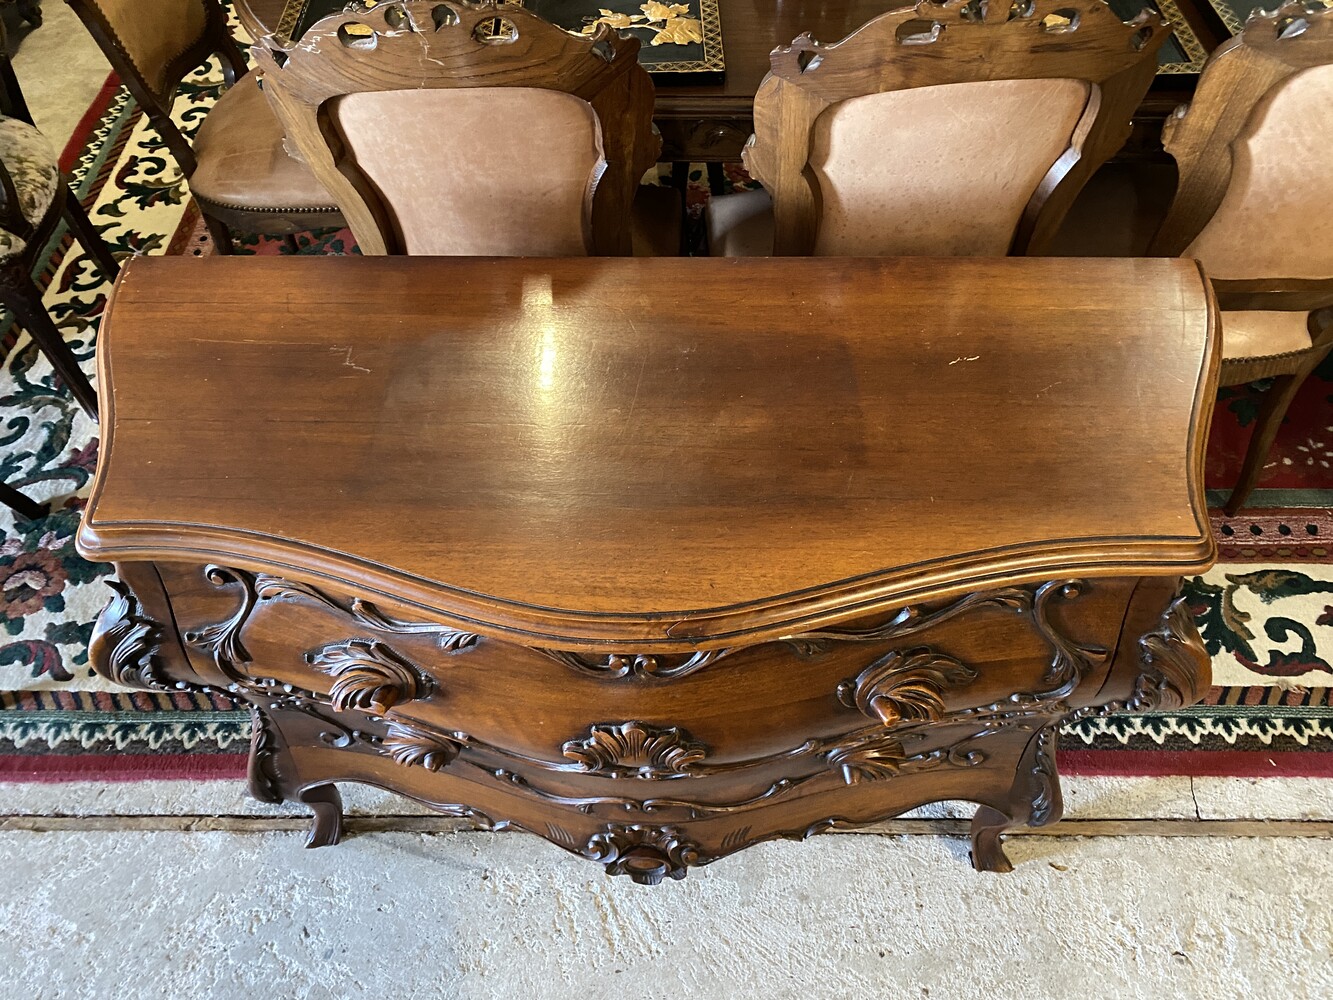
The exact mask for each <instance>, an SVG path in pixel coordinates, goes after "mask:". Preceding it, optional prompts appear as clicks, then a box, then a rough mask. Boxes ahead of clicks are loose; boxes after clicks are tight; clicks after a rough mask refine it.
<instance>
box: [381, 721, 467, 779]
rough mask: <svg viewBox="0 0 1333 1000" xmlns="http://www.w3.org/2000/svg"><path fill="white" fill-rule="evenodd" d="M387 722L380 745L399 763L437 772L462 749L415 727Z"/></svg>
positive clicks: (436, 735)
mask: <svg viewBox="0 0 1333 1000" xmlns="http://www.w3.org/2000/svg"><path fill="white" fill-rule="evenodd" d="M387 725H388V732H387V733H386V734H385V735H384V739H383V740H382V741H381V743H380V747H381V749H382V750H383V752H384V753H385V754H387V755H388V756H389V757H391V758H393V759H394V760H395V761H397V762H398V763H399V764H404V765H408V766H410V765H413V764H415V765H417V766H419V767H424V768H425V769H426V770H427V771H438V770H440V769H441V768H444V767H447V766H448V765H449V764H450V763H452V762H453V760H454V758H455V757H457V756H458V752H459V751H460V750H461V749H462V744H461V743H459V742H458V741H457V740H452V739H450V738H449V737H447V736H441V735H438V734H436V733H430V732H427V731H426V730H424V729H418V728H417V727H416V726H413V725H409V724H408V723H406V722H399V721H397V720H390V721H389V722H388V723H387Z"/></svg>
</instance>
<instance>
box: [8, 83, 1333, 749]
mask: <svg viewBox="0 0 1333 1000" xmlns="http://www.w3.org/2000/svg"><path fill="white" fill-rule="evenodd" d="M220 85H221V74H220V72H219V70H218V69H217V67H216V66H208V67H205V68H204V69H201V70H200V71H198V72H196V73H194V74H193V75H192V76H191V77H190V78H189V80H188V81H187V82H186V84H185V86H184V87H183V89H182V94H181V96H180V98H179V99H178V101H177V105H176V119H177V121H178V122H179V123H180V125H181V126H182V128H183V129H184V130H185V131H186V132H187V133H191V132H193V131H194V130H195V129H197V127H198V126H199V124H200V122H201V120H202V118H203V117H204V115H205V114H206V112H207V110H208V108H209V107H210V106H211V104H212V102H213V101H214V100H215V99H216V96H217V94H218V93H219V90H220ZM733 173H734V171H733ZM72 175H73V183H74V186H75V188H76V190H77V191H78V193H79V194H80V195H81V196H85V197H87V196H88V195H90V194H95V201H94V204H93V208H92V211H91V215H92V217H93V220H94V222H95V224H96V225H97V226H98V228H99V229H100V230H101V231H102V233H103V236H104V238H105V239H106V240H107V242H108V243H109V244H110V245H111V247H112V249H113V251H114V252H115V253H116V254H117V256H119V257H121V258H124V257H128V256H130V255H134V254H161V253H166V252H168V251H169V250H173V249H174V250H175V252H191V251H193V252H202V249H201V244H206V239H207V238H206V236H204V235H202V229H201V227H200V226H199V224H198V217H197V212H194V211H193V210H192V209H191V208H190V206H189V194H188V189H187V187H186V185H185V183H184V181H183V179H182V178H181V175H180V172H179V170H178V169H177V167H176V165H175V163H174V161H173V160H172V158H171V157H170V155H169V153H168V152H167V150H166V149H165V147H164V146H163V144H162V143H161V141H160V140H159V139H158V137H157V135H156V133H155V132H154V131H153V129H152V128H151V127H149V125H148V123H147V121H146V120H145V119H144V118H143V116H142V115H141V114H140V113H139V112H138V110H137V108H136V107H135V106H134V104H133V102H132V101H131V99H130V98H129V95H128V94H127V92H126V91H124V90H123V89H121V90H119V91H118V92H116V93H115V94H114V96H112V98H111V100H110V103H109V105H107V107H106V110H105V113H104V114H103V116H102V118H101V121H100V122H99V123H98V125H97V126H96V127H95V128H94V130H93V132H92V134H91V135H90V136H89V137H88V142H87V147H86V149H85V151H84V152H83V154H82V155H81V156H80V157H79V158H78V161H77V163H76V164H74V166H73V170H72ZM729 179H730V180H731V181H732V182H738V183H744V180H745V179H744V178H740V179H739V181H737V178H736V177H730V178H729ZM65 242H66V237H65V236H64V234H63V232H62V233H59V234H57V237H56V238H55V240H54V241H53V243H52V246H51V253H50V258H49V263H48V265H47V267H46V268H44V269H43V271H42V273H40V274H39V275H38V279H39V281H44V280H45V279H46V278H47V277H49V278H50V283H49V288H48V290H47V296H46V301H47V306H48V308H49V309H50V311H51V314H52V316H53V317H54V318H55V320H56V322H57V324H58V325H59V326H60V328H61V329H62V331H63V332H64V334H65V336H66V338H67V340H68V341H69V343H70V345H71V347H72V348H73V349H74V351H75V353H76V354H77V356H78V357H79V358H80V359H81V360H82V361H83V363H84V365H85V367H86V368H87V370H88V371H89V372H91V371H92V369H93V361H92V357H93V349H94V344H95V340H96V335H97V329H98V324H99V321H100V318H101V315H102V312H103V310H104V308H105V305H106V298H107V292H108V287H109V286H108V284H107V283H106V282H105V281H104V280H103V279H102V278H101V276H100V275H99V274H98V273H97V272H96V271H95V270H94V268H93V267H92V266H91V263H90V261H89V260H88V259H87V258H86V257H85V256H84V254H83V253H82V251H81V250H79V249H78V248H77V246H76V247H74V248H72V249H70V250H69V251H68V252H65V251H64V250H63V249H62V247H63V245H64V243H65ZM241 243H242V252H246V251H248V252H258V253H277V252H281V246H280V244H279V242H278V241H273V240H261V239H258V238H255V237H253V236H252V237H248V238H246V237H244V236H242V237H241ZM350 243H351V241H350V237H349V235H348V234H347V233H346V232H345V231H343V232H325V233H316V234H309V235H305V236H303V237H302V238H301V240H300V250H301V252H303V253H341V252H348V251H349V250H351V249H352V248H351V246H350ZM353 252H354V251H353ZM0 337H2V339H0V476H3V478H4V480H5V481H6V482H9V483H11V484H13V485H15V486H18V487H20V488H22V489H24V490H25V491H26V492H27V493H29V494H30V495H31V496H33V497H35V498H37V499H39V500H48V501H51V502H52V506H53V512H52V513H51V514H50V515H49V516H48V517H46V518H44V519H42V520H39V521H34V522H27V521H24V520H22V519H18V518H15V517H14V516H13V515H12V514H11V513H10V512H9V511H8V510H7V509H0V595H2V596H3V602H0V754H13V753H24V754H33V753H51V752H56V753H69V752H72V751H81V752H88V751H90V750H92V751H97V750H103V751H106V750H111V749H118V750H121V751H124V750H127V749H129V750H139V751H142V752H147V751H149V750H154V749H158V748H162V747H170V748H175V749H178V750H181V751H195V750H197V751H203V752H212V753H236V752H238V751H239V750H241V749H242V748H243V746H244V739H245V737H246V727H247V722H246V718H245V717H244V716H243V715H242V714H241V713H238V712H234V711H230V710H229V709H230V708H231V706H230V705H229V704H228V703H226V702H225V700H222V699H213V700H210V701H202V700H200V698H199V696H193V695H184V694H182V695H180V696H166V695H162V696H148V695H143V694H137V695H135V694H130V693H128V692H124V691H120V690H117V689H114V688H113V687H112V686H110V685H108V684H105V683H104V682H102V681H101V680H100V679H99V678H97V677H96V676H95V675H94V674H93V673H92V671H91V669H90V667H89V665H88V641H89V637H90V634H91V631H92V623H93V621H94V620H95V618H96V615H97V612H98V611H99V610H100V608H101V606H102V605H103V604H104V603H105V601H106V600H107V598H108V596H109V592H108V590H107V589H106V587H105V585H104V580H105V578H106V577H107V576H108V574H109V567H106V566H100V565H93V564H90V563H87V562H85V561H84V560H82V559H81V558H80V557H79V556H78V554H77V553H76V552H75V550H74V535H75V531H76V530H77V526H78V518H79V515H80V512H81V510H82V507H83V505H84V503H85V497H86V495H87V490H88V488H89V484H90V481H91V478H92V474H93V470H94V468H95V466H96V462H97V438H96V427H95V425H94V424H93V423H92V421H90V420H89V419H88V418H87V417H86V416H85V415H84V414H83V413H82V411H81V410H79V409H78V407H77V406H76V405H75V404H74V402H73V400H72V399H71V398H70V397H69V395H68V393H67V392H65V391H64V389H63V388H62V387H59V386H57V385H56V384H55V380H54V377H53V375H52V372H51V369H50V367H49V365H47V363H46V361H45V359H44V358H42V357H41V355H40V354H39V352H37V351H36V349H35V347H34V346H33V345H32V343H31V342H30V341H29V340H28V338H27V336H26V335H23V334H19V333H18V332H17V331H15V330H14V329H13V327H12V323H11V321H10V319H9V317H8V315H7V314H6V315H4V316H3V318H0ZM1263 388H1264V387H1263V386H1262V385H1260V386H1257V387H1249V388H1246V389H1242V390H1227V392H1226V393H1225V394H1224V398H1223V399H1222V400H1221V403H1220V405H1219V407H1218V417H1217V420H1218V421H1219V422H1220V423H1215V428H1214V441H1215V442H1218V443H1220V444H1222V445H1224V446H1225V449H1229V450H1234V448H1235V447H1236V445H1237V441H1238V440H1241V439H1243V437H1244V435H1245V434H1246V433H1248V431H1247V429H1246V424H1248V423H1249V422H1250V421H1252V418H1253V414H1252V410H1253V406H1254V405H1255V399H1256V398H1258V394H1259V393H1261V392H1262V391H1263ZM1330 390H1333V366H1325V370H1324V371H1321V372H1320V374H1319V375H1318V376H1316V378H1314V379H1312V380H1311V383H1310V385H1309V386H1307V392H1305V393H1303V394H1302V397H1301V400H1299V401H1298V405H1297V406H1294V407H1293V408H1292V413H1293V418H1292V426H1290V427H1289V428H1288V429H1287V430H1284V434H1283V436H1282V437H1281V438H1280V439H1279V443H1278V446H1277V448H1276V449H1275V451H1274V453H1273V454H1274V457H1273V460H1272V461H1273V465H1272V469H1273V473H1272V476H1271V477H1270V479H1271V485H1272V486H1273V488H1275V489H1278V490H1282V491H1286V493H1287V494H1288V495H1289V494H1291V492H1292V491H1298V492H1300V493H1301V495H1302V496H1303V497H1305V498H1306V499H1313V501H1314V502H1323V503H1327V502H1329V501H1333V471H1330V469H1329V464H1330V458H1333V455H1330V448H1331V446H1330V442H1331V441H1333V427H1330V426H1328V424H1329V423H1330V421H1329V413H1330V412H1333V409H1331V408H1330V407H1329V405H1328V404H1329V401H1330ZM1219 426H1220V427H1221V430H1219V429H1218V427H1219ZM1287 431H1290V433H1288V432H1287ZM1233 465H1234V461H1233V460H1232V458H1230V457H1227V456H1226V455H1223V456H1221V457H1218V456H1210V464H1209V469H1210V485H1224V484H1225V483H1226V482H1227V477H1228V476H1230V475H1231V474H1232V472H1231V469H1232V466H1233ZM1320 541H1321V542H1322V539H1320ZM1317 551H1319V552H1323V551H1324V550H1323V549H1318V550H1317ZM1186 594H1187V597H1188V600H1189V602H1190V606H1191V609H1192V610H1193V611H1194V613H1195V615H1196V618H1197V620H1198V622H1199V625H1200V628H1201V630H1202V634H1203V636H1204V639H1205V642H1206V643H1207V645H1208V649H1209V652H1210V653H1211V654H1212V655H1213V658H1214V672H1215V683H1216V684H1217V685H1219V687H1218V688H1216V689H1215V690H1214V695H1213V697H1212V698H1210V701H1212V702H1215V703H1219V704H1223V703H1228V702H1229V703H1231V704H1240V703H1243V702H1247V701H1249V702H1253V701H1255V700H1256V698H1255V697H1254V696H1253V692H1255V691H1256V690H1261V689H1269V690H1271V692H1272V694H1271V696H1270V695H1263V694H1261V695H1260V696H1259V697H1258V699H1257V700H1259V701H1262V702H1264V703H1265V704H1268V705H1278V704H1279V702H1280V705H1281V707H1282V708H1283V711H1278V710H1277V708H1274V709H1273V710H1271V711H1267V712H1266V713H1260V714H1258V715H1255V714H1254V713H1250V715H1245V714H1244V713H1232V714H1230V715H1228V714H1227V713H1225V712H1220V710H1219V711H1213V712H1211V713H1210V712H1209V711H1208V710H1205V709H1200V710H1196V711H1195V713H1194V714H1190V713H1189V712H1186V713H1179V714H1177V715H1175V716H1172V717H1169V718H1168V717H1156V718H1154V717H1149V718H1146V719H1145V718H1138V719H1134V720H1121V721H1115V720H1089V721H1087V722H1085V723H1084V724H1082V726H1081V727H1079V729H1078V730H1077V731H1073V732H1070V733H1069V734H1068V735H1067V737H1066V741H1065V742H1066V743H1072V744H1075V745H1077V744H1080V743H1081V744H1093V743H1094V742H1096V741H1098V740H1103V741H1104V740H1106V739H1107V738H1113V739H1114V741H1116V742H1117V743H1118V745H1129V746H1134V745H1137V743H1136V741H1139V740H1148V741H1152V742H1155V743H1158V744H1160V743H1162V742H1163V741H1164V740H1166V739H1167V738H1168V737H1173V736H1180V735H1181V734H1184V736H1183V738H1185V739H1186V741H1187V742H1188V743H1190V744H1191V745H1196V746H1198V745H1206V744H1207V743H1208V741H1209V740H1221V741H1222V742H1224V743H1227V744H1228V745H1235V744H1236V740H1237V739H1238V738H1240V737H1243V736H1247V735H1248V736H1250V737H1255V738H1257V739H1259V740H1260V741H1261V742H1268V743H1271V741H1272V739H1275V738H1279V737H1280V738H1282V739H1287V740H1289V741H1294V743H1293V745H1298V746H1312V745H1320V741H1323V744H1327V745H1323V746H1322V748H1323V749H1333V720H1330V709H1329V708H1328V699H1327V693H1328V692H1327V689H1328V686H1329V684H1330V678H1331V677H1333V562H1330V561H1329V560H1327V559H1323V560H1320V561H1316V562H1309V563H1301V564H1291V565H1286V564H1280V563H1279V562H1278V561H1277V560H1270V561H1269V562H1266V563H1265V562H1260V563H1255V564H1250V563H1245V564H1224V565H1221V566H1219V567H1217V568H1215V569H1214V570H1213V571H1211V572H1209V573H1207V574H1205V575H1203V576H1199V577H1195V578H1192V579H1189V580H1187V582H1186ZM1228 692H1230V694H1228ZM1237 692H1241V693H1244V692H1250V694H1237ZM1286 709H1290V710H1291V711H1290V712H1287V713H1286V714H1283V712H1285V711H1286ZM1275 720H1276V721H1275Z"/></svg>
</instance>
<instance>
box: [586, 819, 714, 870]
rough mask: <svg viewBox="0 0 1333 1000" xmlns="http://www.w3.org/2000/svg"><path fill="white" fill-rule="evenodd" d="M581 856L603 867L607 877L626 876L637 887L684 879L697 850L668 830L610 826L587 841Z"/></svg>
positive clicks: (635, 826) (694, 859)
mask: <svg viewBox="0 0 1333 1000" xmlns="http://www.w3.org/2000/svg"><path fill="white" fill-rule="evenodd" d="M583 856H584V857H586V858H590V859H591V860H593V861H599V862H601V863H602V864H604V865H605V866H606V873H607V874H608V875H628V876H629V877H630V878H631V879H633V880H634V881H635V882H637V883H638V884H639V885H657V884H659V883H660V882H661V881H662V880H663V879H664V878H666V877H668V876H670V877H671V878H674V879H682V878H684V877H685V871H686V869H687V868H689V866H691V865H694V864H698V863H699V848H698V847H697V846H696V845H695V844H693V843H691V842H689V841H687V840H685V839H684V838H683V837H682V836H681V835H680V833H679V832H678V831H676V830H673V829H671V828H670V827H658V826H642V825H639V824H634V825H629V826H622V825H619V824H614V825H611V826H609V827H607V829H606V830H604V831H602V832H601V833H595V834H593V835H592V837H590V838H589V840H588V843H587V846H585V847H584V848H583Z"/></svg>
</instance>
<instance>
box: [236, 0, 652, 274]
mask: <svg viewBox="0 0 1333 1000" xmlns="http://www.w3.org/2000/svg"><path fill="white" fill-rule="evenodd" d="M638 49H639V42H638V40H637V39H633V38H628V37H621V36H620V35H619V34H617V33H616V32H614V31H612V30H611V29H610V28H608V27H606V26H605V25H602V26H599V28H598V29H597V30H596V32H595V33H594V34H592V35H590V36H586V37H579V36H575V35H571V34H569V33H568V32H566V31H563V30H562V29H560V28H557V27H555V26H553V25H551V24H549V23H548V22H546V21H544V20H542V19H541V18H539V17H537V16H535V15H533V14H530V13H528V12H527V11H525V10H523V9H521V8H517V7H510V6H504V5H499V6H497V5H492V4H476V5H474V4H467V3H428V2H418V0H407V2H403V3H392V4H380V5H379V6H377V7H375V8H373V9H371V10H369V11H367V12H365V13H355V12H352V11H350V10H349V11H348V12H347V13H343V14H335V15H332V16H330V17H327V18H324V19H323V20H321V21H319V22H318V23H317V24H315V25H313V26H311V27H310V28H309V29H307V30H306V31H305V33H304V34H303V35H302V37H301V40H300V42H299V43H297V44H294V45H290V46H288V47H283V45H282V43H281V42H280V41H279V40H277V39H276V38H275V37H274V36H269V37H267V38H265V39H263V40H262V41H261V42H260V43H259V44H257V45H256V46H255V47H254V49H253V50H252V51H253V53H254V56H255V59H256V61H257V63H258V65H259V67H260V68H261V70H262V72H263V74H264V89H265V92H266V93H267V94H268V97H269V100H270V101H271V102H272V105H273V108H274V111H275V112H276V113H277V115H278V117H279V119H280V120H281V121H282V122H283V124H284V125H285V127H286V130H287V134H288V135H289V136H290V137H291V139H292V141H293V142H294V143H295V144H296V146H297V147H298V148H299V149H300V151H301V153H302V155H303V156H304V157H305V159H306V161H307V162H308V163H309V164H310V165H311V167H312V168H313V169H314V171H315V173H316V175H317V176H318V177H319V178H320V179H321V180H322V181H323V182H324V184H325V185H326V186H327V187H328V189H329V190H330V191H331V192H333V195H334V197H335V199H336V201H337V202H338V204H339V205H341V206H342V209H343V214H344V216H345V217H346V219H347V222H348V225H349V226H350V227H351V229H352V232H353V234H354V235H355V236H356V239H357V243H358V245H359V246H360V247H361V250H362V252H363V253H366V254H386V253H387V254H402V253H411V254H471V255H485V256H529V255H530V256H569V255H574V256H581V255H583V254H596V255H624V254H628V253H629V252H630V250H631V238H630V231H631V225H630V220H631V206H632V203H633V202H634V199H635V195H636V192H637V191H638V188H639V181H640V179H641V178H642V177H643V175H644V173H645V172H646V171H647V170H648V169H649V168H650V167H651V166H652V165H653V164H654V163H655V162H656V161H657V155H658V153H659V151H660V149H661V140H660V139H659V138H658V137H657V136H656V135H655V134H654V132H653V130H652V112H653V84H652V80H651V78H650V77H649V76H648V73H647V72H646V71H645V70H644V69H643V68H642V67H641V66H640V65H639V63H638V59H637V55H638ZM666 193H667V194H670V195H671V196H672V197H673V199H674V193H672V192H666Z"/></svg>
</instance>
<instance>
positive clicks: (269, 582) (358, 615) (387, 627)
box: [254, 573, 481, 653]
mask: <svg viewBox="0 0 1333 1000" xmlns="http://www.w3.org/2000/svg"><path fill="white" fill-rule="evenodd" d="M254 586H255V592H256V593H257V594H258V595H259V599H260V600H262V601H281V600H291V599H292V598H306V599H307V600H311V601H315V602H317V603H319V604H322V605H324V606H325V607H326V608H329V609H331V610H333V611H337V612H338V613H340V614H343V615H346V616H348V617H349V618H351V619H353V620H354V621H355V622H356V623H357V624H359V625H368V626H370V627H371V628H376V629H379V630H381V631H383V632H393V633H395V634H398V635H427V636H432V637H434V639H435V644H436V645H437V646H438V647H439V648H440V649H441V650H443V651H444V652H446V653H454V652H457V651H458V650H460V649H466V648H468V647H469V646H474V645H476V644H477V642H478V641H479V640H480V638H481V637H480V636H479V635H477V633H475V632H465V631H463V630H461V629H456V628H451V627H449V626H448V625H441V624H440V623H439V622H410V621H404V620H402V619H399V618H394V617H393V616H391V615H388V614H386V613H385V612H384V611H381V610H380V608H379V607H378V606H376V605H375V604H373V603H371V602H370V601H364V600H362V599H361V598H359V597H358V598H355V599H353V600H352V601H351V602H349V603H348V604H344V603H343V602H342V601H339V600H338V599H337V598H335V597H333V596H332V595H330V594H326V593H325V592H324V591H322V590H320V589H319V588H318V587H315V586H312V585H310V584H308V583H302V582H301V581H299V580H286V579H283V578H282V577H280V576H272V575H270V574H268V573H260V574H259V575H258V576H256V577H255V584H254Z"/></svg>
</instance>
